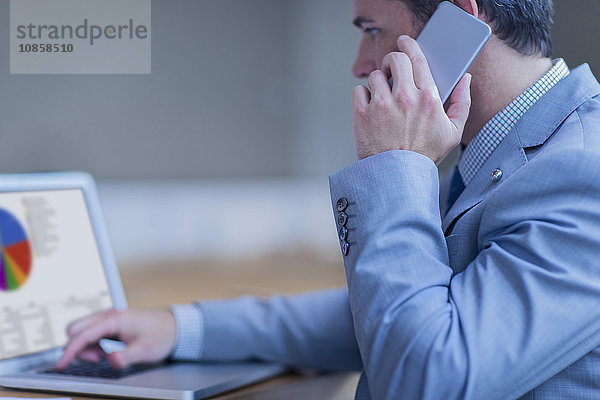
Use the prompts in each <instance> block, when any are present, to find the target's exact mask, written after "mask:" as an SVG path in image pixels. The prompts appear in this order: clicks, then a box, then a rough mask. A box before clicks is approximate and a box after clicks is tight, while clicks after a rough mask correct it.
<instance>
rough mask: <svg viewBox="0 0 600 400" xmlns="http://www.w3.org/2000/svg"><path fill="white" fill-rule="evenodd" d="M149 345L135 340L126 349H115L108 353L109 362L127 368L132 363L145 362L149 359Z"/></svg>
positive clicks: (115, 366) (117, 366)
mask: <svg viewBox="0 0 600 400" xmlns="http://www.w3.org/2000/svg"><path fill="white" fill-rule="evenodd" d="M147 351H148V348H147V346H144V345H142V344H140V343H139V342H133V343H131V344H130V345H128V346H127V348H126V349H125V350H122V351H115V352H113V353H110V354H108V355H107V358H108V362H109V363H110V365H111V366H112V367H113V368H117V369H121V368H127V367H129V366H130V365H132V364H137V363H140V362H144V361H145V360H146V359H148V354H146V353H147Z"/></svg>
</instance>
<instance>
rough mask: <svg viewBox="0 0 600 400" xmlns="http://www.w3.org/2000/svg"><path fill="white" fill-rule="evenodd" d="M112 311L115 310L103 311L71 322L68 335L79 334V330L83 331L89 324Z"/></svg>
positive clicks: (68, 326)
mask: <svg viewBox="0 0 600 400" xmlns="http://www.w3.org/2000/svg"><path fill="white" fill-rule="evenodd" d="M111 312H113V310H106V311H101V312H97V313H95V314H92V315H88V316H86V317H83V318H80V319H77V320H75V321H73V322H71V323H70V324H69V325H67V335H68V336H69V337H72V336H75V335H77V334H78V333H79V332H81V331H83V330H84V329H85V328H87V327H88V326H91V325H93V324H95V323H97V322H98V321H100V320H102V319H104V318H106V315H107V314H108V313H111Z"/></svg>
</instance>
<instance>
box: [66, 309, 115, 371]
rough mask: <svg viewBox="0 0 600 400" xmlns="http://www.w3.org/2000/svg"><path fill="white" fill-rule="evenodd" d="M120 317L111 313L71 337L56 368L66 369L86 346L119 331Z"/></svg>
mask: <svg viewBox="0 0 600 400" xmlns="http://www.w3.org/2000/svg"><path fill="white" fill-rule="evenodd" d="M118 328H119V326H118V318H117V316H115V315H110V316H109V317H107V318H104V319H103V320H102V321H99V322H98V323H96V324H95V325H92V326H90V327H88V328H87V329H84V330H83V331H81V332H80V333H78V334H76V335H75V336H73V337H72V338H71V340H70V341H69V343H67V345H66V346H65V349H64V351H63V355H62V357H61V359H60V360H59V361H58V363H56V366H55V367H56V369H64V368H66V367H68V366H69V364H70V363H71V362H72V361H73V359H74V358H75V357H76V356H77V355H78V354H79V353H81V351H82V350H83V349H85V348H86V347H88V346H90V345H93V344H96V343H98V341H99V340H100V339H102V338H104V337H111V336H113V335H116V334H117V333H118V332H119V329H118Z"/></svg>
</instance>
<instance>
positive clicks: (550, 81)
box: [458, 58, 570, 186]
mask: <svg viewBox="0 0 600 400" xmlns="http://www.w3.org/2000/svg"><path fill="white" fill-rule="evenodd" d="M569 74H570V71H569V68H568V67H567V64H566V63H565V61H564V60H563V59H562V58H559V59H556V60H554V61H553V66H552V68H551V69H550V71H548V72H547V73H546V74H545V75H544V76H542V77H541V78H540V79H538V80H537V82H535V83H534V84H533V85H532V86H531V87H529V89H527V90H526V91H525V92H523V93H522V94H521V95H520V96H519V97H517V98H516V99H515V100H514V101H513V102H512V103H510V104H509V105H508V106H506V107H505V108H504V109H502V111H500V112H499V113H498V114H496V115H495V116H494V117H493V118H492V119H491V120H490V121H488V123H487V124H485V126H484V127H483V129H482V130H481V131H480V132H479V133H478V134H477V136H475V138H473V140H472V141H471V143H469V145H468V146H467V147H466V148H465V149H464V150H462V151H460V150H459V162H458V171H459V172H460V175H461V177H462V179H463V182H464V184H465V186H467V185H468V184H469V183H470V182H471V181H472V180H473V178H474V177H475V175H476V174H477V172H479V170H480V169H481V167H482V166H483V164H485V162H486V161H487V159H488V158H489V156H490V155H491V154H492V152H493V151H494V150H495V149H496V147H498V145H499V144H500V142H502V140H503V139H504V137H505V136H506V135H507V134H508V132H510V131H511V129H512V128H514V126H515V125H516V124H517V122H518V121H519V119H520V118H521V117H522V116H523V114H525V113H526V112H527V110H529V109H530V108H531V106H533V105H534V104H535V103H536V102H537V101H538V100H539V99H540V98H541V97H542V96H543V95H544V94H545V93H546V92H548V91H549V90H550V89H552V87H554V85H556V84H557V83H558V82H559V81H560V80H561V79H563V78H564V77H566V76H568V75H569Z"/></svg>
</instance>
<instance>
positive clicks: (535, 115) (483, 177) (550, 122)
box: [442, 64, 600, 234]
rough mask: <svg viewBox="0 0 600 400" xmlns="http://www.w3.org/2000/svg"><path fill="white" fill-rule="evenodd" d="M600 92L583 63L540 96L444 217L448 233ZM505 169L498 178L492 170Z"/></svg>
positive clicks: (444, 225)
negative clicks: (533, 149) (528, 153)
mask: <svg viewBox="0 0 600 400" xmlns="http://www.w3.org/2000/svg"><path fill="white" fill-rule="evenodd" d="M598 94H600V85H599V84H598V82H597V81H596V79H595V78H594V76H593V74H592V72H591V71H590V68H589V66H588V65H587V64H584V65H582V66H580V67H579V68H577V69H575V70H574V71H572V72H571V74H570V75H569V76H568V77H566V78H564V79H563V80H561V81H560V82H559V83H557V84H556V86H554V87H553V88H552V89H550V91H549V92H548V93H546V94H545V95H544V96H542V98H540V99H539V100H538V101H537V102H536V103H535V104H534V105H533V106H532V107H531V109H529V110H528V111H527V112H526V113H525V115H523V117H522V118H521V119H520V120H519V122H518V123H517V125H516V126H515V127H514V128H513V129H512V130H511V131H510V132H509V133H508V134H507V135H506V137H505V138H504V140H502V142H501V143H500V145H499V146H498V147H497V148H496V149H495V150H494V152H493V153H492V154H491V155H490V157H489V158H488V159H487V161H486V162H485V164H484V165H483V166H482V167H481V169H480V170H479V172H478V173H477V174H476V175H475V177H474V178H473V180H472V181H471V182H470V183H469V185H468V186H467V187H466V188H465V190H464V191H463V193H462V194H461V196H460V197H459V198H458V200H456V203H454V205H453V206H452V208H450V210H449V211H448V213H447V214H446V216H445V217H444V218H443V221H442V228H443V230H444V232H445V233H446V234H448V233H449V232H448V231H449V230H450V229H449V228H451V227H452V226H453V225H454V222H455V221H456V220H457V219H458V218H459V217H460V216H461V215H463V214H464V213H465V212H467V211H468V210H470V209H471V208H473V207H474V206H475V205H477V204H479V203H480V202H481V201H482V200H483V199H484V198H485V197H486V196H487V195H488V194H489V193H490V192H491V191H492V190H493V189H494V188H495V187H496V186H497V185H499V184H500V183H502V182H503V181H505V180H506V179H508V178H509V177H510V176H511V175H512V174H513V173H514V172H515V171H517V170H518V169H519V168H520V167H521V166H523V165H524V164H525V163H526V162H527V157H526V155H525V150H524V149H526V148H529V147H534V146H539V145H542V144H543V143H544V142H545V141H546V140H548V138H549V137H550V136H551V135H552V134H553V133H554V132H555V131H556V129H557V128H558V127H559V126H560V124H561V123H562V122H563V121H564V120H565V119H566V118H567V117H568V116H569V115H570V114H571V113H572V112H573V111H574V110H576V109H577V108H578V107H579V106H580V105H581V104H582V103H584V102H585V101H587V100H588V99H590V98H592V97H594V96H596V95H598ZM496 169H499V170H501V171H502V179H501V180H500V181H499V182H493V181H492V172H493V171H494V170H496Z"/></svg>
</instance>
